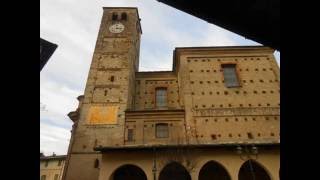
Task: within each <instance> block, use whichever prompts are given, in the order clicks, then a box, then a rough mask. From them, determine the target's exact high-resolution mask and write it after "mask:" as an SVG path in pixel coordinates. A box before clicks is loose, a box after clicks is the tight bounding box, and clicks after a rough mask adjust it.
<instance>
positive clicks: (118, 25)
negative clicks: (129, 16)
mask: <svg viewBox="0 0 320 180" xmlns="http://www.w3.org/2000/svg"><path fill="white" fill-rule="evenodd" d="M123 30H124V25H123V24H121V23H116V24H113V25H111V26H110V27H109V31H110V32H112V33H121V32H122V31H123Z"/></svg>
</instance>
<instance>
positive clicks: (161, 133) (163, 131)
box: [156, 123, 169, 138]
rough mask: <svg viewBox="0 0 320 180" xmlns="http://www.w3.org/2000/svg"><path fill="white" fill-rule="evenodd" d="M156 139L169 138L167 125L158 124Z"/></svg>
mask: <svg viewBox="0 0 320 180" xmlns="http://www.w3.org/2000/svg"><path fill="white" fill-rule="evenodd" d="M156 137H157V138H167V137H169V126H168V124H167V123H159V124H156Z"/></svg>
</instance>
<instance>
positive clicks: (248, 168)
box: [239, 160, 271, 180]
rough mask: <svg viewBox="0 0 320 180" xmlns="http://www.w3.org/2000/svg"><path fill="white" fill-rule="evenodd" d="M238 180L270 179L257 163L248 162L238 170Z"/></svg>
mask: <svg viewBox="0 0 320 180" xmlns="http://www.w3.org/2000/svg"><path fill="white" fill-rule="evenodd" d="M239 180H271V178H270V176H269V174H268V172H267V171H266V170H265V169H264V168H263V167H262V166H261V165H260V164H259V163H258V162H256V161H253V160H248V161H246V162H245V163H243V164H242V166H241V168H240V171H239Z"/></svg>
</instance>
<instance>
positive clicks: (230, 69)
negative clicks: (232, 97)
mask: <svg viewBox="0 0 320 180" xmlns="http://www.w3.org/2000/svg"><path fill="white" fill-rule="evenodd" d="M222 69H223V76H224V84H225V85H226V87H238V86H240V84H239V80H238V77H237V71H236V65H235V64H223V65H222Z"/></svg>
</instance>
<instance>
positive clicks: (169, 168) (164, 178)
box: [159, 161, 191, 180]
mask: <svg viewBox="0 0 320 180" xmlns="http://www.w3.org/2000/svg"><path fill="white" fill-rule="evenodd" d="M177 179H179V180H191V176H190V174H189V172H188V171H187V169H186V168H185V167H184V166H183V165H181V164H180V163H178V162H175V161H173V162H170V163H169V164H167V165H166V166H164V167H163V168H162V170H161V171H160V174H159V180H177Z"/></svg>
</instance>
